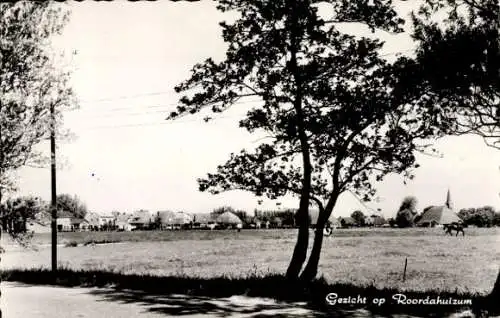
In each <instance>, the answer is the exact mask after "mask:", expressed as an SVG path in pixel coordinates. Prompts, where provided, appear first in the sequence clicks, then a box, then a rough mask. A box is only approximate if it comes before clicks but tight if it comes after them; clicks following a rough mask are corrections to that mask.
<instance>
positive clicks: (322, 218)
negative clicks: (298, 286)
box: [300, 194, 339, 282]
mask: <svg viewBox="0 0 500 318" xmlns="http://www.w3.org/2000/svg"><path fill="white" fill-rule="evenodd" d="M338 196H339V195H338V194H334V195H332V197H331V198H330V200H329V202H328V204H327V205H326V208H325V209H323V210H320V212H319V216H318V221H317V222H316V231H315V232H314V243H313V248H312V250H311V255H309V260H308V261H307V265H306V267H305V268H304V271H303V272H302V274H301V275H300V279H301V280H302V281H306V282H309V281H312V280H313V279H314V278H315V277H316V275H317V274H318V265H319V259H320V256H321V248H322V246H323V229H324V228H325V225H326V222H327V221H328V219H329V218H330V215H331V214H332V211H333V208H334V207H335V203H336V202H337V198H338Z"/></svg>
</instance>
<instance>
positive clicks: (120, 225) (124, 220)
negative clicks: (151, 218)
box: [115, 213, 134, 231]
mask: <svg viewBox="0 0 500 318" xmlns="http://www.w3.org/2000/svg"><path fill="white" fill-rule="evenodd" d="M130 218H132V215H131V214H128V213H121V214H119V215H117V216H116V221H115V225H116V229H117V230H118V231H132V229H133V228H134V227H133V226H132V225H130V223H129V222H128V221H129V219H130Z"/></svg>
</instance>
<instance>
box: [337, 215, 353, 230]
mask: <svg viewBox="0 0 500 318" xmlns="http://www.w3.org/2000/svg"><path fill="white" fill-rule="evenodd" d="M355 224H356V222H355V221H354V219H353V218H351V217H343V218H340V226H341V227H343V228H349V227H353V226H355Z"/></svg>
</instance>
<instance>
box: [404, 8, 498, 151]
mask: <svg viewBox="0 0 500 318" xmlns="http://www.w3.org/2000/svg"><path fill="white" fill-rule="evenodd" d="M437 15H441V16H443V15H444V16H445V17H446V18H445V20H444V21H443V19H438V18H436V16H437ZM499 16H500V5H499V3H498V1H496V0H482V1H476V0H426V1H425V4H424V5H423V6H422V7H421V9H420V10H419V12H417V13H415V14H414V15H413V22H414V25H415V28H414V32H413V38H414V39H415V40H416V41H417V44H418V49H417V52H416V53H417V57H416V59H415V60H414V61H412V62H411V63H409V64H408V68H407V70H406V72H405V73H404V74H403V77H406V81H407V82H408V83H410V82H411V83H413V84H414V85H412V86H411V87H412V89H414V90H415V91H416V94H422V93H423V92H425V93H426V94H424V95H423V99H422V100H421V101H420V102H421V103H423V104H427V105H429V107H430V106H431V105H434V107H435V109H436V112H440V113H441V114H442V117H443V119H442V125H440V128H441V129H442V131H443V132H445V133H447V134H457V135H462V134H470V133H472V134H477V135H479V136H482V137H483V138H484V140H485V142H486V144H488V145H489V146H493V147H496V148H500V37H499V30H500V19H499Z"/></svg>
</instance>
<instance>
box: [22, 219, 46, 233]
mask: <svg viewBox="0 0 500 318" xmlns="http://www.w3.org/2000/svg"><path fill="white" fill-rule="evenodd" d="M26 229H27V231H28V232H34V233H50V232H51V231H52V229H51V227H50V223H42V222H40V221H38V220H32V221H28V223H27V224H26Z"/></svg>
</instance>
